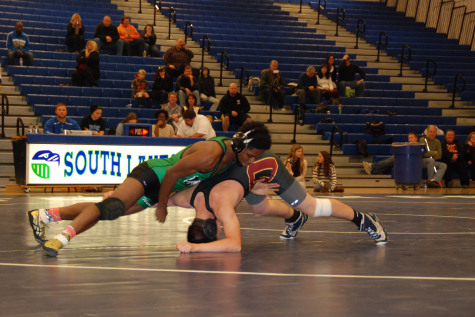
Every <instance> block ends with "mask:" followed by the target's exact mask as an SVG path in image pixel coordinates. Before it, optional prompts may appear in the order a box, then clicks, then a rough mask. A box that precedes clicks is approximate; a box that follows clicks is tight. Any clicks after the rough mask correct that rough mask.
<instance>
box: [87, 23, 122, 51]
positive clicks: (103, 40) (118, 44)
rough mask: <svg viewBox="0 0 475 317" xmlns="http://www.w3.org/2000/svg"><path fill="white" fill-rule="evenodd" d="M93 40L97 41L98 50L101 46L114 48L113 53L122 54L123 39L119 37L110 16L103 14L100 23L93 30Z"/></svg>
mask: <svg viewBox="0 0 475 317" xmlns="http://www.w3.org/2000/svg"><path fill="white" fill-rule="evenodd" d="M94 41H96V43H97V49H98V50H99V52H100V51H101V48H108V49H115V55H119V56H121V55H122V51H123V49H124V41H122V40H121V39H120V37H119V32H118V31H117V27H116V26H115V25H114V24H112V23H111V18H110V17H109V16H107V15H106V16H105V17H104V19H103V20H102V23H99V24H98V25H97V26H96V31H95V32H94Z"/></svg>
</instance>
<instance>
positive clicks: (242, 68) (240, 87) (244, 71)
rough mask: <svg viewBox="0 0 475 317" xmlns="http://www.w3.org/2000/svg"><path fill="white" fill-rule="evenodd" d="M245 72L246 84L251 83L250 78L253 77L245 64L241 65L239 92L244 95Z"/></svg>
mask: <svg viewBox="0 0 475 317" xmlns="http://www.w3.org/2000/svg"><path fill="white" fill-rule="evenodd" d="M244 73H246V76H247V80H246V85H247V84H248V83H249V78H251V75H250V74H249V71H248V70H247V68H246V67H245V66H243V67H241V74H240V76H239V93H240V94H241V95H242V78H243V75H244Z"/></svg>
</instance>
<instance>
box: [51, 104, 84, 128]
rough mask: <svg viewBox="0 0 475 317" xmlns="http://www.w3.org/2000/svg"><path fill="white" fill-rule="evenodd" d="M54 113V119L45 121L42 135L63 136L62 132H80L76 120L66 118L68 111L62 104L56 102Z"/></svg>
mask: <svg viewBox="0 0 475 317" xmlns="http://www.w3.org/2000/svg"><path fill="white" fill-rule="evenodd" d="M54 113H56V117H55V118H51V119H49V120H48V121H46V123H45V126H44V127H43V133H45V134H63V133H65V132H64V131H71V130H81V128H80V127H79V124H78V123H77V122H76V120H73V119H70V118H67V117H66V116H67V115H68V109H67V108H66V105H65V104H64V103H62V102H58V104H57V105H56V108H55V110H54Z"/></svg>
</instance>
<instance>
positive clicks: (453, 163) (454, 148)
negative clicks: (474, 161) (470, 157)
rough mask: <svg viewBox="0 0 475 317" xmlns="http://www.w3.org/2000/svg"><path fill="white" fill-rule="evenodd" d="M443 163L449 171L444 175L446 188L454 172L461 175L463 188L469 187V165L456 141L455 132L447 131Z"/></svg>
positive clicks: (443, 146) (443, 144) (443, 143)
mask: <svg viewBox="0 0 475 317" xmlns="http://www.w3.org/2000/svg"><path fill="white" fill-rule="evenodd" d="M442 162H444V163H445V164H447V170H446V171H445V175H444V179H445V187H449V183H450V181H451V180H452V173H453V171H455V172H457V174H459V176H460V184H461V185H462V187H463V188H468V187H469V185H470V180H469V179H468V174H467V165H466V164H465V158H464V157H463V150H462V145H461V144H460V143H459V141H457V140H455V131H454V130H447V132H446V133H445V141H444V142H442Z"/></svg>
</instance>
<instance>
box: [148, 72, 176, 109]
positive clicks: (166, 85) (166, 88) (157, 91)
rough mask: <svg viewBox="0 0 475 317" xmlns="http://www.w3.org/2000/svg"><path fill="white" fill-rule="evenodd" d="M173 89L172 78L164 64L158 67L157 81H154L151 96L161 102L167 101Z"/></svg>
mask: <svg viewBox="0 0 475 317" xmlns="http://www.w3.org/2000/svg"><path fill="white" fill-rule="evenodd" d="M172 90H173V81H172V78H171V77H170V76H169V75H168V73H167V70H166V68H165V67H164V66H161V67H159V68H157V71H156V72H155V81H154V82H153V87H152V92H151V96H152V99H153V100H157V101H158V103H159V104H161V105H162V104H164V103H166V102H167V99H168V94H169V93H170V92H171V91H172Z"/></svg>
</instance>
